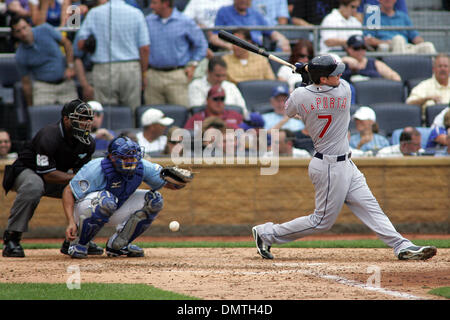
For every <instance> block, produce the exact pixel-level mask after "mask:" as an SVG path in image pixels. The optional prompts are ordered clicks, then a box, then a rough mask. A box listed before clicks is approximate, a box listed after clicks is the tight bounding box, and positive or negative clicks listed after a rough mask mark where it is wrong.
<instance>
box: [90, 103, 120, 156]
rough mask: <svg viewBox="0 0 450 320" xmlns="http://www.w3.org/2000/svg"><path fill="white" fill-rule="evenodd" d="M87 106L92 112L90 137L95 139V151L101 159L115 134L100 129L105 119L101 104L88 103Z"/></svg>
mask: <svg viewBox="0 0 450 320" xmlns="http://www.w3.org/2000/svg"><path fill="white" fill-rule="evenodd" d="M88 104H89V105H90V106H91V107H92V111H93V112H94V118H93V119H92V131H91V135H92V137H93V138H94V139H95V151H96V152H97V154H99V155H100V156H102V157H103V156H104V155H105V152H106V151H107V150H108V145H109V142H110V141H111V140H113V139H114V138H115V136H116V134H115V132H114V131H112V130H108V129H106V128H103V127H102V125H103V120H104V118H105V113H104V110H103V106H102V104H101V103H100V102H98V101H89V102H88Z"/></svg>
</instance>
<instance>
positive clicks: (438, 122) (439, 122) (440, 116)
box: [431, 107, 450, 128]
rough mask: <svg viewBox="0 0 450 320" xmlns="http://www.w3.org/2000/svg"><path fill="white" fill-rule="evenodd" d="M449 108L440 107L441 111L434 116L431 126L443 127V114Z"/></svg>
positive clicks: (449, 108)
mask: <svg viewBox="0 0 450 320" xmlns="http://www.w3.org/2000/svg"><path fill="white" fill-rule="evenodd" d="M449 110H450V107H445V108H444V109H442V111H441V112H439V114H438V115H437V116H436V117H434V120H433V123H432V125H431V128H436V127H443V126H444V116H445V114H446V113H447V111H449Z"/></svg>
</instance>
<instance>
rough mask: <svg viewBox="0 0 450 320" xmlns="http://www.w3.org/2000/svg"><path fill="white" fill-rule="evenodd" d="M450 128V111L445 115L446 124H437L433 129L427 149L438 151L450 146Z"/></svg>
mask: <svg viewBox="0 0 450 320" xmlns="http://www.w3.org/2000/svg"><path fill="white" fill-rule="evenodd" d="M449 129H450V111H447V112H446V113H445V115H444V125H443V126H436V127H434V128H433V130H431V132H430V135H429V136H428V141H427V145H426V147H425V148H426V149H427V151H436V150H439V149H443V148H447V147H448V133H449Z"/></svg>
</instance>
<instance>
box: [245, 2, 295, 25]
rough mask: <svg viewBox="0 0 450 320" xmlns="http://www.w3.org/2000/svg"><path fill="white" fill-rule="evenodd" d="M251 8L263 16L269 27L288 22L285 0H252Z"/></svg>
mask: <svg viewBox="0 0 450 320" xmlns="http://www.w3.org/2000/svg"><path fill="white" fill-rule="evenodd" d="M252 8H254V9H256V10H258V11H259V13H261V14H262V15H263V16H264V18H265V19H266V20H267V22H268V24H269V26H276V25H283V24H288V22H289V10H288V3H287V0H252Z"/></svg>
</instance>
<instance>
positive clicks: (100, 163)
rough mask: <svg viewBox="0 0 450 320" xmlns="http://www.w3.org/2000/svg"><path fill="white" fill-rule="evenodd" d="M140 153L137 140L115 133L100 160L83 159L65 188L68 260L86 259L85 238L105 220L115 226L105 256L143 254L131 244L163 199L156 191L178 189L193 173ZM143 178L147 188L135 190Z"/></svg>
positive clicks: (155, 214)
mask: <svg viewBox="0 0 450 320" xmlns="http://www.w3.org/2000/svg"><path fill="white" fill-rule="evenodd" d="M142 155H143V152H142V150H141V148H140V146H139V145H138V144H137V143H135V142H133V141H132V140H131V139H130V138H128V137H126V136H119V137H117V138H115V139H114V140H112V141H111V143H110V144H109V146H108V153H107V156H106V157H105V158H97V159H94V160H91V161H90V162H88V163H87V164H86V165H85V166H83V167H82V168H81V170H80V171H79V172H78V173H77V174H76V175H75V176H74V177H73V178H72V180H71V181H70V183H69V184H68V185H67V187H66V188H65V189H64V191H63V196H62V202H63V208H64V213H65V215H66V217H67V220H68V226H67V229H66V239H67V240H66V245H67V246H68V250H67V253H68V254H69V255H70V256H71V257H72V258H86V257H87V256H88V246H89V241H91V240H92V239H93V238H94V237H95V235H96V234H97V233H98V232H99V231H100V229H101V228H102V227H103V226H104V225H106V224H108V225H113V226H116V232H115V233H114V234H113V235H112V236H111V237H110V238H109V239H108V242H107V243H106V254H107V255H108V256H110V257H116V256H122V255H126V256H128V257H143V256H144V251H143V250H142V249H141V248H139V247H138V246H136V245H133V244H132V243H131V242H132V241H133V240H134V239H136V238H137V237H138V236H139V235H141V234H142V233H143V232H144V231H145V230H147V229H148V228H149V227H150V225H151V224H152V222H153V220H154V219H155V218H156V216H157V215H158V213H159V212H160V211H161V209H162V207H163V198H162V196H161V194H160V193H159V192H158V191H157V190H159V189H161V188H162V187H166V188H170V189H180V188H183V187H184V186H185V185H186V183H188V182H189V181H191V180H192V178H193V175H192V173H191V172H190V171H188V170H184V169H180V168H177V167H166V168H163V167H161V166H160V165H158V164H155V163H151V162H149V161H147V160H145V159H142ZM142 182H145V183H146V184H147V185H148V186H150V188H151V190H143V189H138V187H139V186H140V184H141V183H142ZM69 241H71V242H70V244H69Z"/></svg>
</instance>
